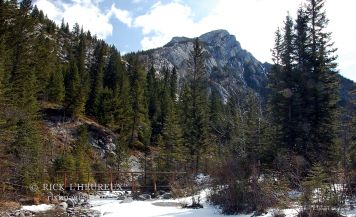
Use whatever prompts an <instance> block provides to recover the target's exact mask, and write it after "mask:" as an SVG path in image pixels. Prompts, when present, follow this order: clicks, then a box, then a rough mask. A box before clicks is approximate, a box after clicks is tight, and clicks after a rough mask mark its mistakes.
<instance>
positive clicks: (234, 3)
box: [34, 0, 356, 81]
mask: <svg viewBox="0 0 356 217" xmlns="http://www.w3.org/2000/svg"><path fill="white" fill-rule="evenodd" d="M34 3H35V4H36V5H37V7H38V8H39V9H41V10H43V11H44V13H45V14H47V16H48V17H49V18H50V19H52V20H54V21H55V22H56V23H57V24H60V23H61V21H62V19H64V20H65V22H68V23H69V25H70V26H73V24H74V23H76V22H77V23H79V25H80V26H83V28H84V30H90V32H91V33H92V34H95V35H97V37H98V38H101V39H104V40H105V41H106V42H108V43H109V44H113V45H115V46H116V47H117V48H118V50H119V51H120V52H121V53H123V54H124V53H127V52H131V51H138V50H147V49H150V48H156V47H161V46H163V45H165V44H166V43H168V42H169V41H170V40H171V38H172V37H174V36H186V37H197V36H200V35H201V34H203V33H206V32H209V31H212V30H216V29H225V30H227V31H229V33H230V34H232V35H235V36H236V39H237V40H238V41H239V42H240V43H241V46H242V47H243V48H244V49H246V50H248V51H249V52H251V53H252V54H253V55H254V56H255V57H256V58H257V59H258V60H260V61H261V62H266V61H267V62H272V61H271V51H270V50H271V48H272V47H273V44H274V32H275V31H276V29H277V28H278V27H281V26H283V21H284V20H285V17H286V15H287V14H288V13H289V14H290V15H291V16H292V17H293V18H295V17H296V16H295V15H296V11H297V8H298V7H299V6H300V5H301V4H304V3H305V0H35V1H34ZM355 8H356V1H355V0H327V2H326V5H325V9H326V14H327V17H328V18H329V19H330V22H329V26H328V30H329V31H331V32H332V39H333V41H334V42H335V47H336V48H338V51H337V55H338V60H337V63H338V69H339V71H340V73H341V74H342V75H344V76H345V77H347V78H349V79H351V80H353V81H356V28H353V25H354V24H353V21H355V20H356V13H354V10H355Z"/></svg>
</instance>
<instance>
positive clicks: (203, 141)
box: [182, 39, 208, 172]
mask: <svg viewBox="0 0 356 217" xmlns="http://www.w3.org/2000/svg"><path fill="white" fill-rule="evenodd" d="M203 55H204V54H203V50H202V47H201V46H200V43H199V40H198V39H195V41H194V49H193V51H192V52H191V56H190V62H189V72H188V75H187V76H188V85H187V86H186V87H185V89H183V99H182V100H183V104H186V105H183V106H182V107H183V109H184V110H182V116H183V122H182V129H183V141H184V144H185V145H186V147H187V148H188V149H189V151H190V155H191V158H192V159H194V161H192V162H191V167H192V169H194V170H195V172H198V170H199V169H200V158H201V155H202V154H203V152H204V151H205V149H206V145H207V129H208V117H207V113H208V112H207V111H208V104H207V98H208V92H207V81H208V80H207V75H206V71H205V68H204V56H203Z"/></svg>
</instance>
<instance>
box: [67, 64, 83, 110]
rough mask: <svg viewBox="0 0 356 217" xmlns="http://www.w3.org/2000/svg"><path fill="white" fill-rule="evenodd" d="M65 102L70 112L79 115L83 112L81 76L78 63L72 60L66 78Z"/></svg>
mask: <svg viewBox="0 0 356 217" xmlns="http://www.w3.org/2000/svg"><path fill="white" fill-rule="evenodd" d="M65 84H66V89H65V104H66V108H67V110H68V112H69V113H70V114H72V115H73V116H75V117H77V116H79V115H80V114H82V112H83V107H82V104H81V103H82V102H81V100H80V99H79V98H80V97H81V96H80V78H79V72H78V68H77V65H76V64H75V62H74V61H73V60H72V61H71V62H70V64H69V68H68V71H67V73H66V78H65Z"/></svg>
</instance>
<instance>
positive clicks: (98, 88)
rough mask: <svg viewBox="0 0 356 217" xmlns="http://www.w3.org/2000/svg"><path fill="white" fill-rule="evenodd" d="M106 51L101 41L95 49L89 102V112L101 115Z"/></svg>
mask: <svg viewBox="0 0 356 217" xmlns="http://www.w3.org/2000/svg"><path fill="white" fill-rule="evenodd" d="M105 53H106V47H105V44H104V42H99V43H98V44H97V46H96V48H95V50H94V63H93V66H92V70H91V77H92V84H91V92H90V95H89V99H88V102H87V106H86V107H87V110H88V114H90V115H94V116H99V115H103V114H99V113H98V110H99V106H100V105H99V100H100V98H101V94H102V91H103V86H104V84H103V82H104V69H105V68H104V67H105V59H104V55H105Z"/></svg>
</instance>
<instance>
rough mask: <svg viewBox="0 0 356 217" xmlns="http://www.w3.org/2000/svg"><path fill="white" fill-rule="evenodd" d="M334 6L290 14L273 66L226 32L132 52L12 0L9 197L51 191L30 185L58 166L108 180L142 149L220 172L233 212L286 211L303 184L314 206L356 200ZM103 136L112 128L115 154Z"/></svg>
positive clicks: (0, 63)
mask: <svg viewBox="0 0 356 217" xmlns="http://www.w3.org/2000/svg"><path fill="white" fill-rule="evenodd" d="M323 4H324V1H323V0H308V3H307V5H306V6H305V7H304V6H303V7H301V8H300V9H299V10H298V14H297V19H296V20H293V19H292V18H291V17H290V16H287V17H286V20H285V21H284V23H283V26H282V27H281V28H280V29H278V31H276V35H275V47H274V49H273V51H272V53H273V61H274V64H273V65H272V66H270V65H269V64H262V63H260V62H258V61H257V60H256V59H255V58H254V57H253V56H252V54H250V53H248V52H247V51H245V50H242V49H241V47H240V45H239V43H238V42H236V39H235V38H234V37H232V36H231V35H229V34H228V33H227V32H226V31H215V32H213V33H207V34H205V35H203V36H201V37H199V38H196V39H187V38H174V39H173V40H172V41H171V42H170V43H169V44H167V45H166V46H165V47H163V48H159V49H156V50H150V51H146V52H138V53H130V54H127V55H124V56H121V55H120V52H119V51H118V50H117V49H116V48H115V47H114V46H111V45H108V44H107V43H106V42H104V41H103V40H99V39H97V38H96V36H93V35H91V33H90V32H85V31H83V29H82V28H81V27H80V26H79V25H78V24H76V25H74V26H73V27H69V25H68V24H67V23H66V22H65V21H64V20H63V22H62V24H61V25H60V26H57V25H56V24H55V23H54V22H53V21H51V20H49V19H48V18H47V17H46V16H45V12H43V11H39V10H38V9H37V8H36V7H33V5H32V2H31V0H23V1H21V2H17V1H16V0H15V1H6V0H0V173H1V176H0V184H4V186H11V187H6V188H5V187H4V189H3V192H4V194H2V195H0V198H1V197H4V198H13V197H15V196H14V194H13V188H17V187H14V186H21V189H22V190H21V191H20V193H21V194H35V195H41V194H43V193H44V192H41V191H40V189H38V191H35V192H34V191H32V192H31V191H28V189H27V188H28V186H30V185H33V184H38V185H40V184H42V183H45V182H49V181H52V180H54V178H55V176H56V175H57V174H58V173H57V172H59V171H75V173H76V176H75V178H73V177H72V178H73V179H75V180H73V181H74V182H77V183H86V182H87V181H88V180H90V181H93V182H100V181H102V180H103V179H104V178H105V175H98V174H97V173H94V172H93V171H109V170H110V171H112V170H114V171H119V170H121V171H122V170H127V169H128V166H127V159H128V158H129V157H130V156H136V157H138V158H139V160H140V163H141V164H142V165H144V170H145V171H181V172H187V173H188V174H187V176H188V177H193V176H194V175H196V174H198V173H205V174H209V175H210V176H211V177H212V180H213V186H214V187H216V188H213V190H212V195H211V198H210V200H211V202H212V203H214V204H218V205H220V207H221V208H222V210H223V212H224V213H227V214H232V213H239V212H250V211H255V210H258V211H263V210H265V209H267V208H268V207H275V206H286V204H285V203H287V202H288V201H290V199H289V198H288V193H287V192H288V191H290V190H296V189H297V190H298V191H300V192H301V194H302V196H301V199H300V202H301V205H302V206H303V208H304V209H303V210H304V211H305V212H307V213H308V212H310V211H311V210H314V209H315V210H317V209H318V210H321V211H325V210H330V209H333V208H334V207H339V206H340V204H343V203H345V201H346V200H347V199H348V198H351V197H353V196H355V186H356V184H355V181H356V173H355V171H356V116H355V111H356V109H355V107H356V102H355V100H356V93H355V83H353V82H352V81H348V80H345V79H344V78H341V79H340V77H341V76H340V75H339V74H338V71H337V65H336V60H337V55H336V49H335V48H334V47H333V43H332V38H331V33H329V32H327V31H326V26H327V22H328V20H327V18H326V15H325V13H324V11H323ZM276 26H278V24H276ZM217 35H218V36H217ZM180 55H181V56H180ZM340 81H341V82H340ZM340 90H341V91H340ZM340 94H341V95H340ZM340 96H342V97H340ZM341 98H342V99H343V100H341ZM49 120H50V121H49ZM69 125H70V126H69ZM54 126H55V127H57V128H58V129H59V130H58V129H57V128H55V127H54ZM65 127H68V128H71V130H70V132H71V135H67V134H60V133H58V132H62V131H64V130H68V129H67V128H65ZM53 129H57V130H58V132H57V134H55V133H53V132H54V131H53ZM61 130H62V131H61ZM94 131H95V132H98V133H97V134H98V135H99V134H100V135H106V136H107V135H109V137H110V138H109V139H107V140H108V142H104V143H110V147H108V148H107V150H106V151H105V154H102V153H101V152H100V147H99V146H97V147H93V145H92V144H93V132H94ZM60 135H65V136H60ZM68 136H69V137H70V139H68V138H67V137H68ZM97 140H98V141H99V140H105V139H103V138H99V139H97ZM5 184H6V185H5ZM165 184H173V183H165ZM175 184H176V183H175ZM328 184H340V185H342V186H343V187H344V188H343V191H342V194H339V192H338V191H335V189H332V188H331V187H330V186H329V185H328ZM222 186H226V187H222ZM175 187H177V186H175ZM314 189H322V190H321V194H322V195H321V198H322V199H321V200H320V201H318V203H316V202H315V201H314V200H313V198H314V196H315V195H314Z"/></svg>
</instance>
